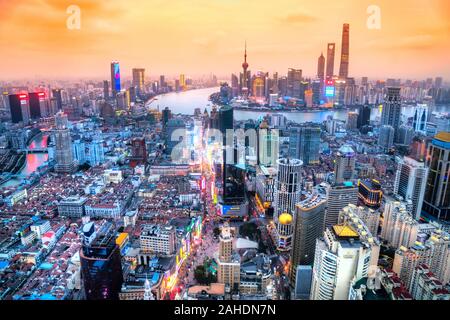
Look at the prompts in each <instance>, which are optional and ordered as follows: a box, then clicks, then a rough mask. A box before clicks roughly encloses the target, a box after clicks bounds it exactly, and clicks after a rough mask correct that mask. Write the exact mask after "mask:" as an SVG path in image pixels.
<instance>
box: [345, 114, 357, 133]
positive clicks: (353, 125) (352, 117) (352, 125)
mask: <svg viewBox="0 0 450 320" xmlns="http://www.w3.org/2000/svg"><path fill="white" fill-rule="evenodd" d="M357 128H358V113H356V112H352V111H349V112H348V113H347V130H354V129H357Z"/></svg>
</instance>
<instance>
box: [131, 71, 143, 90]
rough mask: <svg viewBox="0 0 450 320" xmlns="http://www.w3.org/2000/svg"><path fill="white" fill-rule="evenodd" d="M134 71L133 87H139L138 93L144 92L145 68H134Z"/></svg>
mask: <svg viewBox="0 0 450 320" xmlns="http://www.w3.org/2000/svg"><path fill="white" fill-rule="evenodd" d="M132 72H133V87H136V88H137V91H138V94H143V93H144V91H145V69H144V68H134V69H133V70H132Z"/></svg>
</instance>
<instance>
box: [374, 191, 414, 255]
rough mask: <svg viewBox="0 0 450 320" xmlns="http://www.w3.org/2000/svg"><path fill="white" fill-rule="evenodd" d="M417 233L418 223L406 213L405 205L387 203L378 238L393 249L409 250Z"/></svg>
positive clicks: (395, 202) (392, 202) (394, 202)
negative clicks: (404, 248)
mask: <svg viewBox="0 0 450 320" xmlns="http://www.w3.org/2000/svg"><path fill="white" fill-rule="evenodd" d="M417 232H418V222H417V221H416V220H415V219H414V218H413V217H412V216H411V214H410V213H409V212H408V210H407V205H406V203H404V202H398V201H392V200H389V201H387V202H386V204H385V206H384V213H383V227H382V229H381V235H380V237H381V238H382V239H383V240H385V241H387V242H388V243H389V245H390V246H391V247H393V248H396V249H398V248H400V247H402V246H403V247H406V248H409V247H410V246H412V245H413V244H414V243H415V242H416V240H417Z"/></svg>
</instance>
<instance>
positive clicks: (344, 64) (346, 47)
mask: <svg viewBox="0 0 450 320" xmlns="http://www.w3.org/2000/svg"><path fill="white" fill-rule="evenodd" d="M349 54H350V25H349V24H348V23H345V24H344V26H343V28H342V47H341V66H340V67H339V78H341V79H347V78H348V63H349Z"/></svg>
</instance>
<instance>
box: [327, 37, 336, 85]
mask: <svg viewBox="0 0 450 320" xmlns="http://www.w3.org/2000/svg"><path fill="white" fill-rule="evenodd" d="M335 49H336V44H334V43H329V44H328V49H327V70H326V77H327V79H331V78H333V75H334V54H335Z"/></svg>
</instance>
